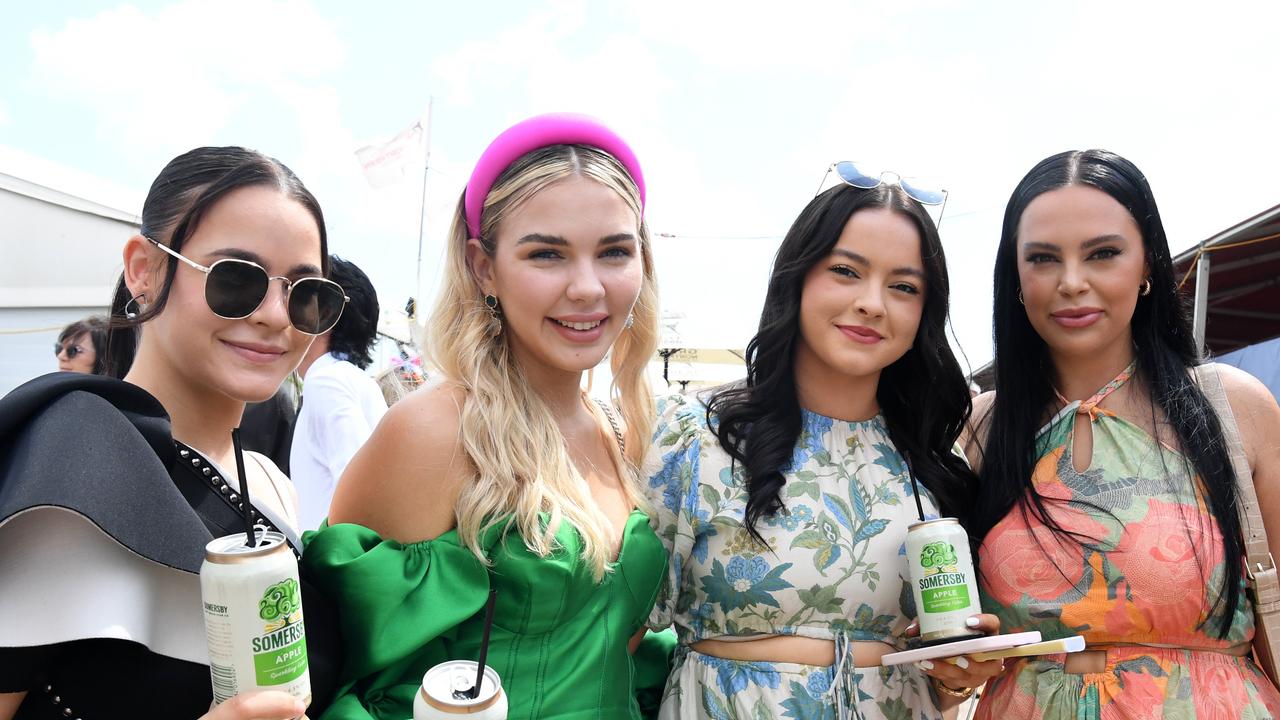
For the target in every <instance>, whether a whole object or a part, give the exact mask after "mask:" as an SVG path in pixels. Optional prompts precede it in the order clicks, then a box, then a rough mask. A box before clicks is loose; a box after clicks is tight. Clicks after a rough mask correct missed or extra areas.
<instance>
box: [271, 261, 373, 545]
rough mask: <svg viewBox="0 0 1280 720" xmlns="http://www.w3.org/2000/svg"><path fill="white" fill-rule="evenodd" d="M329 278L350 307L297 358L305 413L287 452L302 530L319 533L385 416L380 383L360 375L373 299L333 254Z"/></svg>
mask: <svg viewBox="0 0 1280 720" xmlns="http://www.w3.org/2000/svg"><path fill="white" fill-rule="evenodd" d="M329 263H330V265H329V267H330V270H329V277H330V279H332V280H333V281H334V282H336V283H338V284H339V285H341V286H342V288H343V290H345V291H346V293H347V297H349V298H350V301H349V302H348V303H347V308H346V310H344V311H343V313H342V317H341V318H339V320H338V324H337V325H335V326H334V328H333V329H332V330H330V331H329V332H327V333H325V334H324V335H321V336H320V337H318V338H316V341H315V342H314V343H312V344H311V349H310V350H308V351H307V354H306V355H305V356H304V357H303V358H302V364H300V365H299V366H298V374H299V375H301V376H302V408H301V411H300V412H299V413H298V423H297V425H296V426H295V427H294V429H293V446H292V449H291V451H290V453H289V462H290V466H291V470H292V473H291V477H292V478H293V484H294V487H295V488H297V490H298V500H299V504H300V507H301V512H300V514H299V519H300V521H301V526H302V528H303V529H305V530H314V529H315V528H318V527H320V522H321V521H323V520H324V519H325V517H326V516H327V515H328V514H329V501H330V500H331V499H332V498H333V490H334V488H336V487H337V486H338V478H341V477H342V471H343V470H345V469H346V468H347V463H349V462H351V458H352V456H354V455H355V454H356V451H357V450H359V449H360V446H361V445H364V442H365V441H366V440H368V439H369V436H370V435H372V434H373V429H374V428H375V427H377V425H378V421H379V420H381V419H382V416H383V415H385V414H386V412H387V401H386V400H385V399H384V398H383V396H382V389H381V388H379V387H378V383H377V382H376V381H374V379H373V378H371V377H369V375H368V373H366V372H365V370H366V369H368V367H369V365H370V364H371V363H372V362H373V346H374V343H375V342H377V339H378V295H377V292H375V291H374V289H373V283H371V282H369V276H367V275H365V274H364V272H363V271H362V270H361V269H360V268H359V267H356V265H355V263H353V262H350V261H348V260H343V259H342V258H340V257H338V256H336V255H332V256H330V258H329Z"/></svg>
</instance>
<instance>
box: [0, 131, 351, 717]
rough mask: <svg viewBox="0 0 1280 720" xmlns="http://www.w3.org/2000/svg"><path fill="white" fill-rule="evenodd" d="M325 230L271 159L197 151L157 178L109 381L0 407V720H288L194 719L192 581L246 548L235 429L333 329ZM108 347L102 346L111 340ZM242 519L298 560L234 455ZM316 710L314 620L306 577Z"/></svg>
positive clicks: (122, 307)
mask: <svg viewBox="0 0 1280 720" xmlns="http://www.w3.org/2000/svg"><path fill="white" fill-rule="evenodd" d="M326 250H327V248H326V239H325V226H324V217H323V215H322V214H321V211H320V206H319V205H318V204H317V202H316V200H315V198H314V197H313V196H312V195H311V193H310V192H308V191H307V189H306V188H305V187H304V186H303V185H302V183H301V181H299V180H298V178H297V177H296V176H295V175H294V174H293V172H292V171H290V170H289V169H288V168H287V167H285V166H284V165H282V164H281V163H280V162H279V161H277V160H274V159H272V158H269V157H266V156H264V155H262V154H260V153H257V152H253V151H250V150H244V149H242V148H234V147H226V148H199V149H196V150H192V151H190V152H188V153H185V154H183V155H181V156H179V157H177V158H175V159H174V160H172V161H171V162H170V163H169V164H168V165H167V166H166V167H165V168H164V170H162V171H161V172H160V175H159V176H158V177H157V178H156V180H155V182H154V184H153V185H152V187H151V191H150V193H149V194H148V196H147V199H146V202H145V204H144V206H143V210H142V227H141V230H140V232H139V234H138V235H135V236H134V237H132V238H130V239H129V240H128V241H126V243H125V246H124V274H123V275H122V277H121V280H120V283H119V286H118V289H117V293H116V299H115V302H114V303H113V306H112V316H113V317H112V320H113V323H114V324H115V326H116V329H115V330H114V331H113V332H114V333H119V335H118V337H113V338H112V341H113V342H112V343H111V344H110V345H111V352H112V353H121V354H124V353H126V352H131V351H132V350H133V348H132V347H128V346H127V345H130V344H131V341H132V339H133V338H134V337H135V332H137V333H138V335H136V337H139V338H140V339H139V340H138V345H137V354H136V358H135V359H134V361H133V363H132V366H131V367H130V368H129V370H128V374H127V375H126V376H125V378H124V380H123V381H121V380H116V379H113V378H107V377H92V376H81V375H71V374H67V373H56V374H52V375H47V376H45V377H42V378H38V379H36V380H34V381H32V382H30V383H27V384H26V385H24V386H22V387H19V388H18V389H16V390H14V391H13V392H12V393H10V394H9V395H8V396H7V397H6V398H4V400H2V401H0V437H2V438H4V440H3V441H2V442H0V468H3V474H2V475H0V568H4V571H3V575H4V580H3V582H0V645H2V646H0V718H4V719H6V720H7V719H8V718H15V717H16V718H21V719H22V720H28V719H32V720H34V719H38V718H55V717H56V718H60V719H63V720H65V718H71V717H84V718H94V719H95V720H96V719H99V718H134V717H141V716H145V717H163V718H196V717H203V718H205V719H206V720H224V719H226V720H234V719H241V718H292V717H297V716H299V715H301V714H302V713H303V711H304V707H303V704H302V703H301V702H300V701H298V700H296V699H294V698H293V697H292V696H290V695H288V694H285V693H281V692H263V693H257V694H244V695H238V696H236V697H234V698H232V699H231V700H229V701H227V702H224V703H222V704H221V705H219V706H217V707H214V708H210V702H211V697H212V692H211V683H210V668H209V667H208V655H207V650H206V640H205V636H204V622H203V614H202V610H201V602H200V587H199V582H198V577H197V574H196V573H197V572H198V571H199V568H200V563H201V561H202V560H203V559H204V548H205V545H206V544H207V543H208V542H209V541H210V540H211V539H212V538H214V537H219V536H223V535H228V534H232V533H235V532H243V521H242V518H241V508H242V506H243V504H244V503H245V502H246V498H244V497H243V494H244V493H243V492H242V490H241V485H240V482H239V480H238V478H237V462H236V457H235V455H234V453H233V448H232V438H231V431H232V429H233V428H235V427H236V426H237V425H238V424H239V422H240V416H241V413H242V412H243V411H244V407H245V403H246V402H248V401H255V400H262V399H264V398H267V397H269V396H270V395H271V394H272V393H273V392H275V390H276V388H277V387H278V386H279V385H280V383H281V381H283V380H284V378H285V376H286V375H288V374H289V372H291V371H292V370H293V368H294V367H295V366H296V365H297V364H298V361H299V360H300V359H301V358H302V356H303V354H304V353H305V351H306V349H307V347H308V345H309V344H310V343H311V340H312V337H313V336H314V335H315V334H317V333H320V332H324V331H325V330H326V329H328V328H329V327H331V326H332V325H333V323H334V322H335V321H336V320H337V317H338V315H339V314H340V313H341V311H342V306H343V294H342V291H341V288H339V287H337V286H336V285H334V284H333V283H330V282H328V281H327V280H324V278H323V276H324V273H325V266H326V262H327V257H328V254H327V252H326ZM117 340H119V342H116V341H117ZM244 460H245V462H244V467H243V470H244V473H245V475H246V476H247V481H248V485H249V490H250V492H249V496H250V497H249V502H250V507H249V509H248V512H249V513H250V514H251V517H252V518H253V520H254V521H255V522H256V523H257V524H260V525H265V526H267V527H269V528H273V529H278V530H280V531H282V532H283V533H285V535H286V536H289V537H290V539H291V541H292V543H291V544H293V545H294V547H295V548H296V547H299V546H298V544H297V539H296V533H295V530H294V525H295V523H296V500H295V498H294V497H293V494H292V489H291V486H290V485H289V483H288V481H287V479H286V478H284V477H283V476H282V475H281V474H280V472H279V471H278V470H277V469H276V468H275V467H274V466H273V465H272V464H271V462H270V461H269V460H267V459H266V458H264V457H262V456H259V455H257V454H254V453H246V455H245V458H244ZM303 599H304V603H305V613H306V622H307V647H308V651H309V652H308V657H309V661H310V674H311V681H312V693H313V698H314V700H315V702H313V705H312V709H313V712H314V711H316V710H318V709H321V708H322V707H323V705H324V702H325V698H326V696H327V695H328V694H329V693H330V692H331V689H332V686H333V674H334V673H333V666H334V663H333V662H332V659H333V658H336V653H335V650H334V648H333V646H332V641H333V640H334V639H335V637H334V632H333V631H332V630H331V627H332V626H333V624H334V618H333V616H332V609H331V606H329V605H327V604H326V603H325V602H324V597H323V596H322V595H321V594H320V593H319V592H318V591H315V590H314V588H312V587H311V586H310V585H309V583H308V582H307V579H306V578H305V576H304V578H303Z"/></svg>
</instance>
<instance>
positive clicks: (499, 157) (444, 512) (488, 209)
mask: <svg viewBox="0 0 1280 720" xmlns="http://www.w3.org/2000/svg"><path fill="white" fill-rule="evenodd" d="M643 210H644V178H643V175H642V174H641V171H640V165H639V163H638V161H637V160H636V157H635V154H634V153H633V152H632V151H631V149H630V148H629V147H628V146H627V144H626V143H625V142H624V141H623V140H622V139H621V138H620V137H618V136H617V135H616V134H615V133H614V132H613V131H611V130H610V129H608V128H607V127H605V126H603V125H601V124H600V123H599V122H597V121H595V120H593V119H591V118H586V117H582V116H578V115H563V114H557V115H543V116H539V117H535V118H531V119H529V120H525V121H523V122H521V123H518V124H517V125H515V126H513V127H511V128H509V129H508V130H506V131H505V132H503V133H502V134H501V135H499V136H498V138H497V139H496V140H494V141H493V143H491V144H490V145H489V147H488V149H487V150H485V152H484V154H483V155H482V156H481V158H480V161H479V163H477V165H476V168H475V170H474V172H473V173H472V175H471V178H470V180H469V181H468V183H467V187H466V190H465V191H464V193H463V196H462V199H461V200H460V201H459V203H458V209H457V211H456V213H455V215H454V219H453V229H452V231H451V233H450V237H449V247H448V260H447V265H446V269H445V279H444V287H443V290H442V292H441V295H440V298H439V300H438V301H437V303H436V307H435V312H434V314H433V315H432V317H431V321H430V334H431V335H430V341H429V343H428V345H427V347H428V348H430V350H431V351H432V353H433V355H434V360H435V362H436V364H437V365H438V366H439V368H440V373H441V376H442V381H441V382H439V383H438V384H436V385H434V386H431V387H429V388H426V389H423V390H420V391H418V392H416V393H414V394H412V395H410V396H409V397H407V398H405V399H404V400H402V401H400V402H399V403H397V404H395V405H394V406H392V408H391V409H390V411H388V413H387V415H386V416H385V417H384V418H383V420H382V422H381V423H380V424H379V425H378V427H377V429H376V430H375V431H374V433H373V436H372V437H371V438H370V439H369V442H368V443H367V444H365V446H364V447H363V448H362V449H361V450H360V451H359V452H357V453H356V455H355V457H354V458H353V459H352V460H351V463H350V464H349V465H348V466H347V470H346V472H345V473H344V474H343V477H342V479H341V481H340V482H339V484H338V487H337V490H336V492H335V493H334V497H333V503H332V505H331V506H330V510H329V518H328V525H327V526H322V527H321V529H320V530H319V532H318V533H317V534H315V535H310V536H309V540H308V545H307V553H306V557H305V558H304V560H303V562H304V564H305V565H306V566H307V567H308V568H310V569H312V570H314V571H315V575H316V577H317V578H319V579H320V581H321V582H323V584H324V586H325V587H326V588H328V589H329V590H330V591H331V593H332V594H333V596H334V597H335V598H338V602H339V604H340V606H341V608H342V614H343V617H344V618H345V623H344V628H345V640H346V646H347V663H346V665H345V666H344V672H343V678H344V681H345V682H346V683H347V684H346V685H345V686H344V690H343V693H344V694H343V695H342V696H341V697H339V699H337V700H336V701H335V702H334V705H333V707H332V708H331V709H330V711H329V713H328V714H327V715H326V716H325V718H326V720H331V719H333V718H366V719H367V718H369V717H371V716H372V717H375V718H380V719H385V720H392V719H394V720H401V719H403V718H406V717H408V716H409V715H410V714H411V712H412V705H413V701H414V696H415V695H417V693H418V690H419V686H420V684H421V682H422V678H423V674H424V673H425V672H426V671H427V670H428V669H430V668H431V667H432V666H434V665H436V664H437V663H440V662H443V661H445V660H473V661H474V660H477V659H478V657H479V655H480V652H481V651H480V645H481V639H482V638H483V637H485V636H486V634H487V633H486V631H485V628H484V617H485V612H484V606H485V603H486V601H487V599H488V597H489V592H490V590H491V589H492V590H494V591H495V592H496V603H497V605H496V607H497V610H496V614H495V616H494V624H493V627H492V635H491V636H490V638H491V640H490V645H489V647H488V656H487V665H489V666H490V667H492V668H494V669H495V670H497V672H498V673H499V675H500V676H501V682H502V687H503V691H504V693H505V694H506V697H507V702H508V704H509V717H512V718H611V719H612V718H617V719H622V718H639V717H640V712H641V710H640V708H639V707H638V705H637V702H636V700H635V699H634V698H633V694H634V691H635V689H636V688H635V685H636V682H637V681H636V678H637V676H638V675H640V674H641V673H640V672H639V669H638V668H637V667H636V663H634V662H633V659H632V657H631V655H630V654H629V652H628V650H629V641H632V642H631V643H630V645H631V647H634V644H635V642H638V641H639V640H638V638H633V636H635V635H636V633H637V631H642V628H643V624H644V621H645V618H646V617H647V615H648V613H649V609H650V608H651V607H652V605H653V598H654V595H655V594H656V592H657V588H658V583H659V582H660V580H661V578H662V575H663V572H664V570H665V569H666V556H665V554H664V553H663V551H662V545H661V544H660V543H659V542H658V539H657V538H656V537H655V536H654V534H653V531H652V530H651V529H650V527H649V522H648V517H647V516H646V514H645V513H644V512H642V511H641V509H642V508H643V507H644V503H643V499H642V498H643V496H642V494H641V490H640V486H639V482H638V476H637V475H636V473H635V470H634V467H635V466H636V464H638V462H639V460H640V458H641V455H642V453H643V452H644V447H645V444H646V443H645V441H646V439H647V438H648V436H649V429H650V428H651V426H652V423H653V405H652V399H651V395H650V392H649V388H648V383H647V380H646V378H645V371H646V367H647V366H648V363H649V360H650V358H652V357H653V355H654V352H655V349H656V346H657V339H658V316H657V309H658V306H657V293H656V285H655V282H654V270H653V267H654V266H653V256H652V251H651V246H650V242H649V231H648V227H647V226H646V224H645V221H644V214H643ZM606 354H608V355H609V356H610V357H611V365H612V369H613V378H614V381H613V387H612V388H611V391H612V392H611V395H612V397H613V398H614V400H615V402H616V404H617V406H618V407H619V409H620V411H621V412H620V413H615V411H614V409H613V403H601V404H597V403H596V402H593V401H592V400H590V399H589V398H588V397H587V395H586V394H585V393H584V392H583V390H582V381H583V375H584V373H586V372H588V371H590V370H591V369H592V368H593V367H595V366H596V365H597V364H598V363H600V362H601V361H602V360H603V359H604V358H605V356H606ZM664 671H665V664H664V665H663V667H662V668H661V670H660V671H659V672H658V673H656V674H657V684H658V685H660V684H661V678H662V677H664V676H665V672H664Z"/></svg>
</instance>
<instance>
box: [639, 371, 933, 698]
mask: <svg viewBox="0 0 1280 720" xmlns="http://www.w3.org/2000/svg"><path fill="white" fill-rule="evenodd" d="M659 412H660V416H661V419H660V422H659V424H658V430H657V433H656V434H655V437H654V444H653V446H652V448H651V450H650V452H649V456H648V458H647V460H646V463H645V468H644V471H645V472H644V475H645V476H647V477H648V478H649V482H648V485H649V487H648V491H649V498H650V501H651V503H652V505H653V508H654V518H653V522H654V525H655V530H656V531H657V533H658V536H659V537H660V538H661V539H662V541H663V542H664V543H665V544H666V546H667V548H668V550H669V551H670V553H671V563H670V570H669V573H668V577H667V581H666V583H665V585H664V587H663V589H662V590H661V592H660V593H659V597H658V602H657V605H656V607H655V608H654V611H653V614H652V616H651V618H650V625H651V627H653V628H655V629H659V628H664V627H668V626H671V625H674V626H675V628H676V632H677V634H678V635H679V638H680V647H679V649H678V651H677V653H676V660H675V666H674V668H673V670H672V674H671V677H670V679H669V680H668V684H667V690H666V693H665V696H664V699H663V707H662V712H661V715H660V717H663V718H706V717H710V718H724V719H729V718H744V719H745V718H751V719H752V720H756V719H757V718H760V719H765V718H795V719H808V718H832V719H833V720H834V719H836V718H842V717H863V718H874V719H878V718H893V719H894V720H897V719H902V720H919V719H921V718H929V719H933V718H939V717H941V714H940V713H939V712H938V710H937V707H936V701H935V698H934V697H933V696H932V694H931V689H930V686H929V682H928V678H927V677H926V676H925V675H924V674H923V673H921V672H920V671H919V670H917V669H915V668H914V666H911V665H907V666H896V667H893V668H854V667H853V662H852V660H851V657H850V656H849V654H848V653H846V652H845V650H846V647H847V643H848V642H849V641H879V642H884V643H887V644H889V645H893V646H895V647H899V648H901V647H903V646H904V636H903V634H904V631H905V629H906V626H907V624H908V623H909V622H910V621H911V620H912V619H913V618H914V617H915V610H914V603H913V600H912V596H911V591H910V586H909V584H908V582H907V580H906V573H907V567H906V561H905V552H904V547H903V546H904V543H905V540H906V535H907V526H908V525H909V524H911V523H912V522H915V521H916V520H917V516H916V503H915V498H914V496H913V492H912V485H911V480H910V476H909V474H908V472H907V468H906V466H905V463H904V462H903V460H902V456H901V455H899V454H898V452H897V450H896V449H895V448H894V446H893V443H892V441H891V440H890V439H889V434H888V431H887V429H886V428H885V425H884V421H883V419H882V418H881V417H879V416H877V417H874V418H872V419H870V420H866V421H862V422H848V421H843V420H835V419H833V418H829V417H825V416H822V415H818V414H816V413H812V412H809V411H802V412H803V430H802V432H801V435H800V438H799V441H798V442H797V444H796V447H795V451H794V454H793V456H792V459H791V466H790V468H789V469H788V470H787V471H786V485H785V486H784V487H783V489H782V495H781V498H782V501H783V504H784V510H783V511H781V512H779V513H778V514H777V515H776V516H774V517H772V518H765V519H763V520H761V521H760V522H759V523H758V525H757V529H758V531H759V532H760V534H761V535H763V536H764V538H765V540H767V541H768V543H769V548H765V547H762V546H760V545H758V544H757V543H756V542H755V541H754V540H753V539H752V538H751V537H750V535H749V534H748V533H747V530H746V529H745V528H744V527H743V525H742V520H743V515H744V512H745V509H746V500H747V493H746V487H745V482H744V479H743V472H742V468H741V465H734V464H732V463H731V459H730V457H729V456H728V454H727V453H725V452H724V450H723V449H722V448H721V447H720V444H719V442H718V441H717V439H716V437H715V435H714V434H713V432H712V431H711V429H710V428H709V427H708V424H707V410H706V407H705V405H704V404H703V402H702V401H700V400H698V399H695V398H690V397H685V396H674V397H671V398H668V399H665V400H663V401H660V403H659ZM713 422H714V419H713ZM922 493H924V494H923V495H922V497H921V502H922V504H923V507H924V509H925V511H926V517H928V518H933V517H937V510H936V505H935V503H934V501H933V498H932V497H931V496H929V495H928V494H927V493H928V491H927V490H924V489H923V488H922ZM760 635H801V636H807V637H814V638H822V639H830V640H834V641H835V642H836V651H837V652H836V657H837V661H836V664H835V665H833V666H830V667H816V666H808V665H798V664H795V663H780V662H738V661H732V660H726V659H722V658H716V657H711V656H707V655H702V654H700V653H698V652H696V651H693V650H691V649H690V648H689V646H690V645H691V644H693V643H696V642H698V641H699V640H704V639H709V638H716V639H721V640H735V639H738V640H744V639H749V638H751V637H752V636H760Z"/></svg>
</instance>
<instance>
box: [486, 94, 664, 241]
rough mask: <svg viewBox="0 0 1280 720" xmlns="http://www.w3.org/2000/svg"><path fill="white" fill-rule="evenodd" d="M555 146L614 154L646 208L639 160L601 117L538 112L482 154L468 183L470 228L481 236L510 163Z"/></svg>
mask: <svg viewBox="0 0 1280 720" xmlns="http://www.w3.org/2000/svg"><path fill="white" fill-rule="evenodd" d="M552 145H590V146H591V147H595V148H599V149H601V150H603V151H605V152H607V153H609V154H610V155H612V156H613V157H614V158H615V159H616V160H617V161H618V162H619V163H621V164H622V167H624V168H626V170H627V172H628V173H630V174H631V179H632V180H633V181H634V182H635V184H636V187H637V188H638V189H639V190H640V208H641V210H643V209H644V173H642V172H640V161H639V160H637V159H636V154H635V153H634V152H632V151H631V148H630V147H629V146H628V145H627V143H626V141H624V140H623V139H622V138H621V137H618V134H617V133H615V132H614V131H612V130H610V129H609V128H607V127H605V126H604V125H603V124H601V122H600V121H599V120H596V119H595V118H592V117H588V116H586V115H576V114H573V113H550V114H548V115H537V116H535V117H531V118H529V119H528V120H525V121H523V122H519V123H516V124H515V125H512V126H511V127H509V128H507V130H506V131H505V132H503V133H502V134H501V135H499V136H498V137H496V138H494V141H493V142H491V143H489V147H488V148H487V149H486V150H485V151H484V154H483V155H481V156H480V162H478V163H476V169H475V170H472V171H471V179H470V180H469V181H468V182H467V191H466V203H465V205H466V212H467V230H468V231H469V232H470V233H471V237H473V238H478V237H480V213H481V211H482V210H483V209H484V199H485V198H486V197H487V196H488V195H489V190H490V189H492V188H493V183H494V181H496V180H497V179H498V176H499V175H501V174H502V171H503V170H506V169H507V168H508V167H511V164H512V163H514V162H515V161H516V160H519V159H520V158H521V157H523V156H524V155H527V154H529V153H531V152H533V151H534V150H538V149H540V148H544V147H550V146H552Z"/></svg>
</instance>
